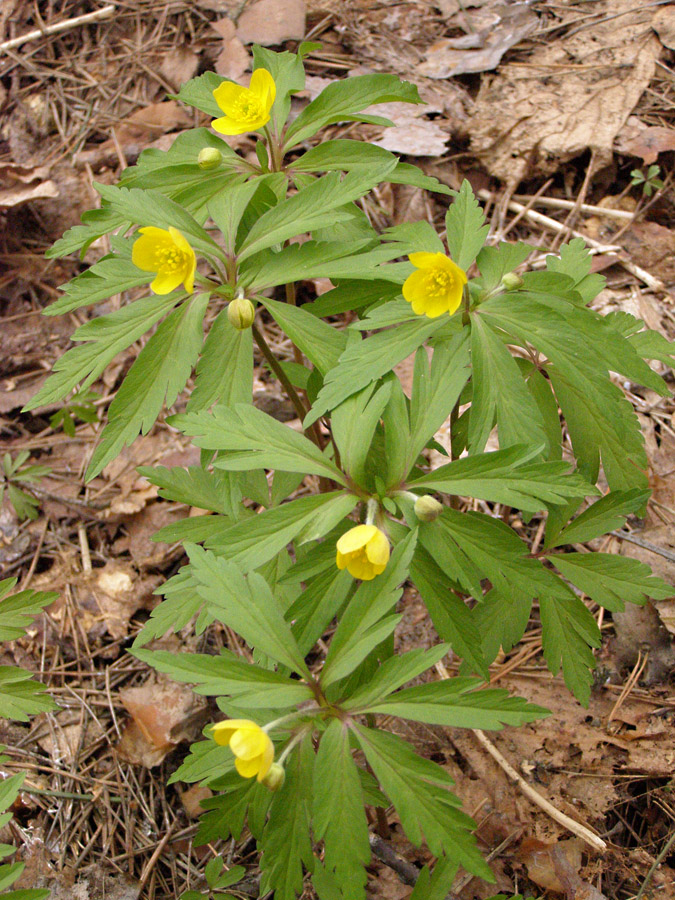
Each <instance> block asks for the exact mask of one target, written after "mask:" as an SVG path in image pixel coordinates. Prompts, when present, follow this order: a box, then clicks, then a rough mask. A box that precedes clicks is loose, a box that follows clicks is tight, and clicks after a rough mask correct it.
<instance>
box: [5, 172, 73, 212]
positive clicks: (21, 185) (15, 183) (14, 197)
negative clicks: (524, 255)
mask: <svg viewBox="0 0 675 900" xmlns="http://www.w3.org/2000/svg"><path fill="white" fill-rule="evenodd" d="M49 174H50V170H49V166H17V165H14V164H13V163H0V207H2V208H3V209H9V208H10V207H12V206H19V205H20V204H21V203H28V201H30V200H37V199H39V198H41V197H58V196H59V189H58V187H57V185H56V183H55V182H54V181H52V180H51V178H49V177H48V176H49Z"/></svg>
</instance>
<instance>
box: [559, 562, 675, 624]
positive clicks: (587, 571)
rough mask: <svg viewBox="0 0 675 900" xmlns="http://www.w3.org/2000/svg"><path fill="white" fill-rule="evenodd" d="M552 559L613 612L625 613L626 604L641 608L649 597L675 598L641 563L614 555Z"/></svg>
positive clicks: (660, 598) (571, 579)
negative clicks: (633, 604) (635, 604)
mask: <svg viewBox="0 0 675 900" xmlns="http://www.w3.org/2000/svg"><path fill="white" fill-rule="evenodd" d="M548 559H549V562H552V563H553V564H554V565H555V567H556V568H557V569H558V570H559V571H560V572H562V574H563V575H564V576H565V578H567V579H568V580H569V581H571V582H572V584H574V585H576V587H578V588H580V589H581V590H582V591H583V592H584V593H585V594H586V595H587V596H588V597H590V598H591V600H594V601H595V602H596V603H598V604H599V605H600V606H604V607H605V609H609V610H611V611H612V612H621V611H622V610H623V609H624V608H625V604H626V603H637V604H638V605H641V604H643V603H645V602H646V600H647V597H653V598H654V599H655V600H665V599H667V598H669V597H673V596H675V588H674V587H672V586H671V585H669V584H666V582H665V581H662V580H661V579H660V578H656V577H655V576H653V575H652V574H651V569H650V568H649V566H646V565H645V564H644V563H641V562H639V561H638V560H637V559H630V558H629V557H625V556H616V555H614V554H611V553H564V554H557V555H555V556H550V557H548Z"/></svg>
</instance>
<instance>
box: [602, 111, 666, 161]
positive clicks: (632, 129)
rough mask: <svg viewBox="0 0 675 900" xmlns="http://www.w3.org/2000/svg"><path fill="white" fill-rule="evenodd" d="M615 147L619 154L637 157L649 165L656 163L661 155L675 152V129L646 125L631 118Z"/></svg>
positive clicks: (618, 135)
mask: <svg viewBox="0 0 675 900" xmlns="http://www.w3.org/2000/svg"><path fill="white" fill-rule="evenodd" d="M614 146H615V149H616V150H617V152H618V153H625V154H626V155H628V156H637V157H639V158H640V159H641V160H642V161H643V163H645V165H649V164H650V163H654V162H656V160H657V158H658V156H659V153H665V152H666V150H675V129H674V128H664V127H663V126H662V125H645V124H644V122H642V121H641V120H640V119H638V118H637V116H629V118H628V120H627V122H626V124H625V125H624V127H623V128H622V129H621V131H620V132H619V133H618V134H617V136H616V142H615V144H614Z"/></svg>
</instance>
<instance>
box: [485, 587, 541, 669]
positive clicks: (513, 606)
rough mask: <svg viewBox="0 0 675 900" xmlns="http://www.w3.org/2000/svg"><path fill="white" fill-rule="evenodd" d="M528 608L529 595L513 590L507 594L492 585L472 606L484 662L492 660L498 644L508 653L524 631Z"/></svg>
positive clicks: (529, 602) (530, 601) (498, 646)
mask: <svg viewBox="0 0 675 900" xmlns="http://www.w3.org/2000/svg"><path fill="white" fill-rule="evenodd" d="M531 611H532V599H531V597H529V596H528V595H527V594H525V595H523V594H521V593H519V592H517V591H512V592H510V593H509V594H505V593H502V592H501V591H498V590H495V589H494V588H493V589H492V590H490V591H488V592H487V594H486V595H485V597H484V598H483V601H482V602H481V603H479V604H478V605H477V606H476V608H475V609H474V618H475V622H476V627H477V628H478V629H479V633H480V636H481V646H482V650H483V656H484V657H485V662H486V664H487V665H490V663H492V662H494V660H495V659H496V658H497V654H498V653H499V648H500V647H501V648H502V649H503V651H504V653H508V652H509V651H510V650H511V649H512V648H513V647H515V645H516V644H517V643H518V641H519V640H520V639H521V638H522V636H523V635H524V634H525V630H526V628H527V623H528V622H529V620H530V612H531Z"/></svg>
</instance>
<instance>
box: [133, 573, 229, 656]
mask: <svg viewBox="0 0 675 900" xmlns="http://www.w3.org/2000/svg"><path fill="white" fill-rule="evenodd" d="M197 584H198V582H197V579H196V578H195V577H194V576H193V575H192V574H191V572H190V567H189V566H185V567H184V568H183V569H181V571H180V572H178V574H176V575H174V576H173V578H170V579H169V580H168V581H167V582H165V583H164V584H163V585H162V587H161V590H158V591H157V593H162V594H163V595H164V597H165V599H164V600H163V601H162V602H161V603H160V604H159V605H158V606H156V607H155V608H154V609H153V610H152V611H151V613H150V618H149V619H148V621H147V622H146V623H145V625H144V626H143V628H141V630H140V631H139V632H138V634H137V635H136V639H135V641H134V643H133V648H134V649H137V648H139V647H143V646H144V645H145V644H147V643H149V642H150V641H152V640H154V639H155V638H159V637H162V636H163V635H165V634H166V633H167V632H174V633H177V632H179V631H180V630H181V628H184V627H185V626H186V625H187V623H188V622H189V621H190V619H192V618H193V617H195V616H197V617H198V618H197V621H196V623H195V626H194V631H195V634H197V635H199V634H201V633H202V632H203V631H204V629H205V628H206V627H207V626H208V625H210V624H211V623H212V622H213V616H211V615H210V614H209V613H208V612H207V611H206V610H205V609H204V600H203V598H202V597H201V596H200V595H199V594H198V593H197Z"/></svg>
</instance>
